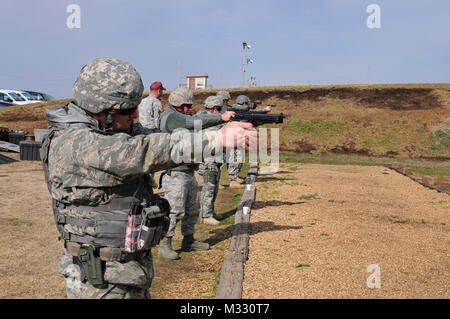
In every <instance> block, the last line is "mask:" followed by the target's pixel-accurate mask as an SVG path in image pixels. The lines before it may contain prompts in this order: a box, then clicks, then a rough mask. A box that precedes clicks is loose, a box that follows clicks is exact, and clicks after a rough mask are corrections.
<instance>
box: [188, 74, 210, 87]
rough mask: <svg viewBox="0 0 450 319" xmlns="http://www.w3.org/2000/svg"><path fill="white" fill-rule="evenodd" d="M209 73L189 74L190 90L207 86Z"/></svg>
mask: <svg viewBox="0 0 450 319" xmlns="http://www.w3.org/2000/svg"><path fill="white" fill-rule="evenodd" d="M207 79H208V76H207V75H187V76H186V80H187V81H186V82H187V83H186V84H187V88H188V89H189V90H198V89H206V88H207Z"/></svg>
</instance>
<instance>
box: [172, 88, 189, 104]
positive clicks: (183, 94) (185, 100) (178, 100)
mask: <svg viewBox="0 0 450 319" xmlns="http://www.w3.org/2000/svg"><path fill="white" fill-rule="evenodd" d="M169 104H170V105H172V106H175V107H180V106H181V105H183V104H188V105H192V104H194V93H192V91H191V90H189V89H188V88H176V89H175V90H173V91H172V93H170V95H169Z"/></svg>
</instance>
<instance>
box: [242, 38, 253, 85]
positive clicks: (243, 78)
mask: <svg viewBox="0 0 450 319" xmlns="http://www.w3.org/2000/svg"><path fill="white" fill-rule="evenodd" d="M245 48H247V50H250V48H251V46H250V45H249V44H248V43H247V42H242V87H244V86H245V72H246V70H245ZM247 64H248V61H247Z"/></svg>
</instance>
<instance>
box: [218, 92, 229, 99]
mask: <svg viewBox="0 0 450 319" xmlns="http://www.w3.org/2000/svg"><path fill="white" fill-rule="evenodd" d="M216 96H218V97H220V98H222V100H231V95H230V93H229V92H227V91H219V92H217V93H216Z"/></svg>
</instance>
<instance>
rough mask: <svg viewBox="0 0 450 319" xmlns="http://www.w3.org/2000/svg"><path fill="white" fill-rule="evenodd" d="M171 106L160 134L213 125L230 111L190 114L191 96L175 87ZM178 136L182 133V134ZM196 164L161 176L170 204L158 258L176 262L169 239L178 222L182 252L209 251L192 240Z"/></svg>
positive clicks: (225, 118) (195, 214)
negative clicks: (167, 221)
mask: <svg viewBox="0 0 450 319" xmlns="http://www.w3.org/2000/svg"><path fill="white" fill-rule="evenodd" d="M169 104H170V106H169V107H167V108H166V110H165V111H164V112H163V113H162V115H161V122H160V129H161V131H162V132H169V133H172V132H177V131H178V132H180V131H179V130H180V129H184V131H186V129H187V130H193V129H194V128H195V124H196V123H195V121H197V123H198V124H200V125H201V128H207V127H211V126H215V125H218V124H221V123H224V122H226V121H229V120H230V119H231V117H232V116H233V115H234V113H233V112H225V113H223V114H196V115H190V113H191V110H192V105H193V104H194V94H193V93H192V91H190V90H189V89H187V88H177V89H175V90H174V91H172V93H170V95H169ZM181 134H183V133H182V132H181ZM197 167H198V165H197V164H192V165H188V164H186V165H182V166H179V167H176V168H174V169H171V170H168V171H167V172H165V173H163V175H162V179H161V180H162V186H163V188H164V197H165V198H166V199H167V200H168V201H169V203H170V207H171V209H170V226H169V230H168V232H167V235H166V237H165V238H164V239H162V241H161V245H160V247H159V250H158V254H159V256H161V257H163V258H165V259H169V260H175V259H179V258H180V256H179V254H178V253H177V252H176V251H174V249H173V247H172V237H173V236H174V235H175V228H176V225H177V222H178V221H179V220H181V234H182V235H183V241H182V244H181V250H182V251H191V250H208V249H209V245H208V244H207V243H202V242H199V241H197V240H195V238H194V233H195V223H196V222H197V219H198V216H199V208H200V205H199V201H198V184H197V180H196V179H195V175H194V172H195V170H196V169H197Z"/></svg>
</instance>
